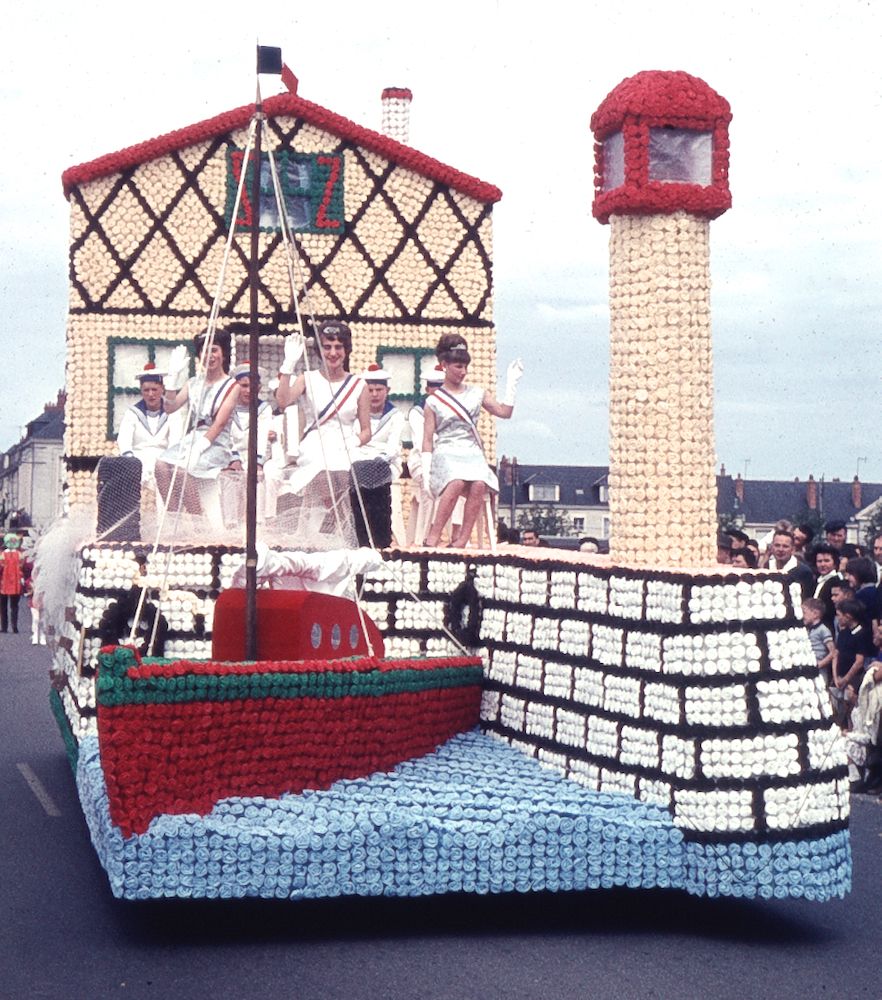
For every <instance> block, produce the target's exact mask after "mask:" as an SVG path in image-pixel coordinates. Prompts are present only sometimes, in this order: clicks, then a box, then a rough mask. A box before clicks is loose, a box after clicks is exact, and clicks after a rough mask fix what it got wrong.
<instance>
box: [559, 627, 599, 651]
mask: <svg viewBox="0 0 882 1000" xmlns="http://www.w3.org/2000/svg"><path fill="white" fill-rule="evenodd" d="M558 649H559V650H560V652H561V653H566V654H567V655H569V656H584V657H588V656H590V655H591V626H590V625H589V623H588V622H584V621H576V620H571V619H567V618H565V619H564V620H563V621H562V622H561V623H560V639H559V640H558Z"/></svg>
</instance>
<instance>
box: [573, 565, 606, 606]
mask: <svg viewBox="0 0 882 1000" xmlns="http://www.w3.org/2000/svg"><path fill="white" fill-rule="evenodd" d="M607 590H608V587H607V581H606V580H605V579H604V578H603V577H601V576H595V575H594V574H592V573H580V574H579V593H578V604H579V610H580V611H589V612H592V613H594V614H606V612H607V606H608V605H607Z"/></svg>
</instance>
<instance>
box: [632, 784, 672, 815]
mask: <svg viewBox="0 0 882 1000" xmlns="http://www.w3.org/2000/svg"><path fill="white" fill-rule="evenodd" d="M637 798H638V799H639V800H640V801H641V802H648V803H649V804H650V805H654V806H661V807H662V808H663V809H670V807H671V786H670V785H669V784H668V783H667V782H666V781H656V780H655V779H652V778H638V779H637Z"/></svg>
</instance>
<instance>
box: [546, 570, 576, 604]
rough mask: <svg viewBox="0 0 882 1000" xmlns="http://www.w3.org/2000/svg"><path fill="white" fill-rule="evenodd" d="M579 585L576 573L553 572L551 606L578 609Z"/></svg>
mask: <svg viewBox="0 0 882 1000" xmlns="http://www.w3.org/2000/svg"><path fill="white" fill-rule="evenodd" d="M576 594H577V583H576V574H575V573H569V572H566V573H561V572H557V573H555V572H552V574H551V595H550V599H549V604H550V605H551V607H553V608H575V607H576Z"/></svg>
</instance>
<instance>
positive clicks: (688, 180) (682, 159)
mask: <svg viewBox="0 0 882 1000" xmlns="http://www.w3.org/2000/svg"><path fill="white" fill-rule="evenodd" d="M712 149H713V138H712V136H711V133H710V132H695V131H693V130H691V129H685V128H651V129H650V130H649V179H650V180H651V181H663V182H668V183H680V184H701V185H702V186H703V187H707V186H708V185H709V184H710V182H711V152H712Z"/></svg>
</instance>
